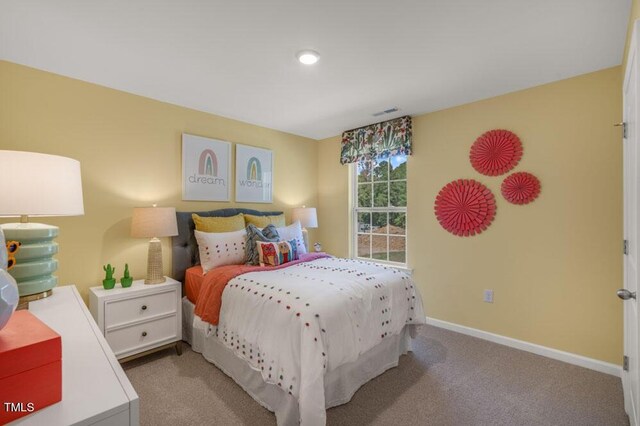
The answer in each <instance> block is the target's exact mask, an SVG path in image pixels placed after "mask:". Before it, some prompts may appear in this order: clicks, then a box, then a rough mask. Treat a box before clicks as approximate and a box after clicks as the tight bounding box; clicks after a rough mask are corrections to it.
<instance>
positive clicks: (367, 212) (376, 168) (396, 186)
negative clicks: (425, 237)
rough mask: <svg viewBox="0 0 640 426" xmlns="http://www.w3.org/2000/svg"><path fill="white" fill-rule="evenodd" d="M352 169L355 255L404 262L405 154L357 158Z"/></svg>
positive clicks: (405, 236) (363, 257) (405, 230)
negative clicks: (364, 158) (373, 158)
mask: <svg viewBox="0 0 640 426" xmlns="http://www.w3.org/2000/svg"><path fill="white" fill-rule="evenodd" d="M354 170H355V173H356V179H355V197H354V198H353V199H354V200H356V205H355V206H354V209H353V217H354V224H355V226H354V239H355V249H356V257H358V258H361V259H368V260H379V261H385V262H393V263H398V264H402V265H406V262H407V260H406V259H407V156H406V155H396V156H392V157H388V158H377V159H375V160H372V161H359V162H358V163H356V167H355V168H354Z"/></svg>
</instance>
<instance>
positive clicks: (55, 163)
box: [0, 150, 84, 216]
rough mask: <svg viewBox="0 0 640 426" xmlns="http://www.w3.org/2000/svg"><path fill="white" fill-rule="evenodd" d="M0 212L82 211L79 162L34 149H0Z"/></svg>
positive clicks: (66, 213) (69, 213) (64, 213)
mask: <svg viewBox="0 0 640 426" xmlns="http://www.w3.org/2000/svg"><path fill="white" fill-rule="evenodd" d="M0 168H1V169H2V179H0V194H2V196H0V216H79V215H83V214H84V203H83V199H82V178H81V175H80V162H78V161H77V160H74V159H72V158H67V157H60V156H58V155H49V154H41V153H37V152H24V151H3V150H0Z"/></svg>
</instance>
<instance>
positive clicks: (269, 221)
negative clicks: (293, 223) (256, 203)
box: [244, 213, 284, 228]
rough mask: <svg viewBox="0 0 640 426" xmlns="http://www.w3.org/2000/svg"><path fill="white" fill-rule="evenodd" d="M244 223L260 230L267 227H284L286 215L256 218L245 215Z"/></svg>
mask: <svg viewBox="0 0 640 426" xmlns="http://www.w3.org/2000/svg"><path fill="white" fill-rule="evenodd" d="M244 221H245V223H246V224H247V225H248V224H250V223H251V224H253V225H255V226H257V227H258V228H264V227H265V226H267V225H275V226H277V227H280V226H284V213H283V214H279V215H274V216H256V215H253V214H245V215H244Z"/></svg>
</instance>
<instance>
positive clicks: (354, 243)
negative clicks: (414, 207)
mask: <svg viewBox="0 0 640 426" xmlns="http://www.w3.org/2000/svg"><path fill="white" fill-rule="evenodd" d="M405 157H406V162H407V168H408V167H409V157H410V156H409V155H405ZM389 158H390V157H389ZM389 165H391V160H390V159H389ZM349 166H350V167H351V170H350V176H351V188H350V190H351V197H350V198H351V208H350V215H351V258H353V259H357V260H364V261H369V262H376V263H381V264H384V265H388V266H392V267H395V268H400V269H406V270H409V264H408V261H407V260H408V254H409V250H408V249H409V244H408V242H409V232H408V231H409V214H408V207H409V197H408V193H407V205H406V206H404V207H373V206H372V207H358V183H359V182H358V162H355V163H351V164H350V165H349ZM374 182H376V181H374V180H373V177H372V178H371V199H372V202H371V204H373V197H374V189H373V184H374ZM378 182H386V183H387V184H388V189H387V200H388V201H387V203H389V202H390V201H391V182H405V185H406V188H407V190H408V186H409V179H408V175H407V176H406V177H405V178H404V179H391V169H389V172H388V175H387V180H382V181H378ZM358 213H371V214H373V213H387V214H389V213H404V215H405V216H404V217H405V232H404V239H405V257H404V259H405V261H404V262H395V261H392V260H388V258H389V237H391V236H392V235H391V234H389V233H387V234H374V233H372V232H369V233H368V235H369V236H373V235H381V236H386V237H387V260H383V259H374V258H373V257H360V256H358V235H360V234H362V233H360V232H359V230H358ZM388 224H389V218H388V216H387V226H388ZM399 236H400V235H399ZM372 240H373V239H372V238H371V239H370V243H369V248H370V251H369V252H370V254H371V252H372V250H371V249H372V242H371V241H372Z"/></svg>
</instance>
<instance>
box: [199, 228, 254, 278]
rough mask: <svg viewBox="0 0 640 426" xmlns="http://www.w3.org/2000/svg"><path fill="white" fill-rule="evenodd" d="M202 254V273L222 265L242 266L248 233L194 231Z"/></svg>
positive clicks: (242, 230) (241, 231) (243, 231)
mask: <svg viewBox="0 0 640 426" xmlns="http://www.w3.org/2000/svg"><path fill="white" fill-rule="evenodd" d="M194 233H195V236H196V241H198V251H199V252H200V264H201V265H202V272H203V273H205V274H206V273H207V272H208V271H210V270H211V269H213V268H217V267H218V266H222V265H241V264H243V263H244V262H245V260H246V258H245V244H246V239H247V231H246V230H244V229H241V230H240V231H234V232H200V231H194Z"/></svg>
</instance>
